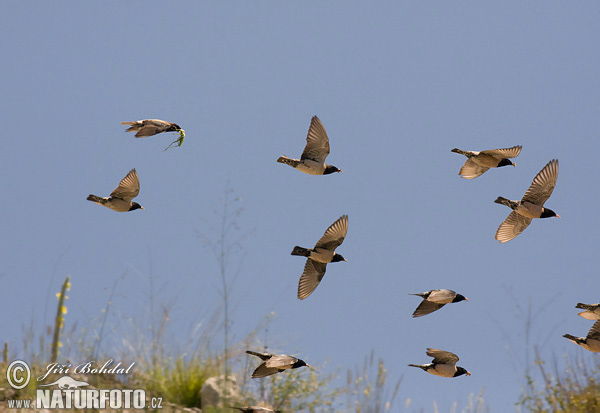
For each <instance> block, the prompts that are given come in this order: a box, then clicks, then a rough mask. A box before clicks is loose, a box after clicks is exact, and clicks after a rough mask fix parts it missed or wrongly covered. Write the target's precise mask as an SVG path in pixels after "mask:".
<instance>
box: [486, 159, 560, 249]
mask: <svg viewBox="0 0 600 413" xmlns="http://www.w3.org/2000/svg"><path fill="white" fill-rule="evenodd" d="M556 178H558V160H556V159H553V160H551V161H550V162H548V163H547V164H546V166H544V167H543V168H542V170H541V171H540V172H539V173H538V174H537V175H536V176H535V178H533V182H532V183H531V186H530V187H529V189H528V190H527V192H525V195H523V199H521V200H520V201H511V200H510V199H506V198H503V197H501V196H499V197H498V199H496V200H495V201H494V202H496V203H497V204H502V205H506V206H507V207H509V208H511V209H512V210H513V211H512V212H511V213H510V214H509V215H508V217H507V218H506V219H505V220H504V222H503V223H502V224H500V227H498V231H496V239H497V240H498V241H500V242H501V243H502V242H508V241H510V240H511V239H513V238H515V237H516V236H517V235H519V234H520V233H521V232H523V231H524V230H525V228H527V226H528V225H529V224H530V223H531V220H532V219H533V218H550V217H558V218H560V215H558V214H556V213H555V212H554V211H553V210H551V209H550V208H544V202H546V201H547V200H548V198H550V195H552V191H553V190H554V187H555V186H556Z"/></svg>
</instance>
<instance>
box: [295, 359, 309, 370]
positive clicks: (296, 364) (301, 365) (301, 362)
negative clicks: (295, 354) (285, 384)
mask: <svg viewBox="0 0 600 413" xmlns="http://www.w3.org/2000/svg"><path fill="white" fill-rule="evenodd" d="M304 366H306V367H310V366H309V365H308V364H306V362H305V361H304V360H300V359H298V361H297V362H295V363H294V364H292V368H293V369H297V368H298V367H304Z"/></svg>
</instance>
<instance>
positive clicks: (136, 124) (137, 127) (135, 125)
mask: <svg viewBox="0 0 600 413" xmlns="http://www.w3.org/2000/svg"><path fill="white" fill-rule="evenodd" d="M121 125H128V126H130V127H129V128H127V130H126V131H125V132H137V131H139V130H140V128H141V127H142V123H141V122H139V121H137V120H136V121H134V122H121Z"/></svg>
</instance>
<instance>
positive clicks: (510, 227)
mask: <svg viewBox="0 0 600 413" xmlns="http://www.w3.org/2000/svg"><path fill="white" fill-rule="evenodd" d="M530 223H531V218H527V217H524V216H523V215H520V214H517V213H516V212H515V211H512V212H511V213H510V214H508V217H506V219H505V220H504V222H503V223H502V224H500V226H499V227H498V231H496V239H497V240H498V241H500V242H501V243H504V242H508V241H510V240H511V239H513V238H515V237H516V236H517V235H519V234H520V233H521V232H523V231H524V230H525V228H527V227H528V226H529V224H530Z"/></svg>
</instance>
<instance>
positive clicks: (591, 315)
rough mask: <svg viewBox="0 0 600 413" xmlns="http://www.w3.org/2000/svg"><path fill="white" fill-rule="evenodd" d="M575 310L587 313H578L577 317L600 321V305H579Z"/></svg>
mask: <svg viewBox="0 0 600 413" xmlns="http://www.w3.org/2000/svg"><path fill="white" fill-rule="evenodd" d="M575 308H581V309H583V310H585V311H582V312H581V313H578V314H577V315H579V316H581V317H583V318H585V319H586V320H600V303H598V304H583V303H577V305H576V306H575Z"/></svg>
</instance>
